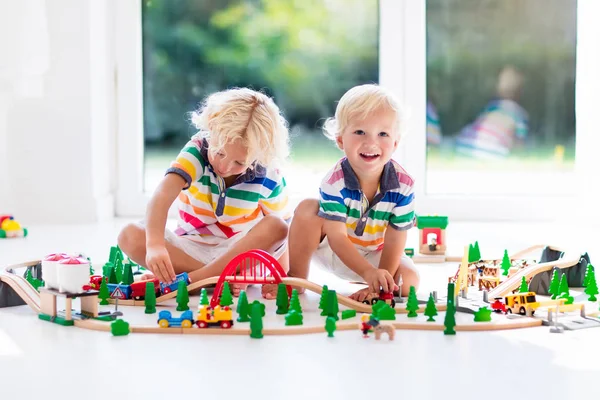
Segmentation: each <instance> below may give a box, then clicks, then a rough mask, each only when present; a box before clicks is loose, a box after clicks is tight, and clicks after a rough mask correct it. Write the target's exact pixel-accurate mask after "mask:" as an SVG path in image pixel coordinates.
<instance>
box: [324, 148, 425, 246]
mask: <svg viewBox="0 0 600 400" xmlns="http://www.w3.org/2000/svg"><path fill="white" fill-rule="evenodd" d="M319 192H320V194H321V198H320V201H319V216H321V217H323V218H326V219H330V220H334V221H342V222H345V223H346V227H347V229H348V238H349V239H350V241H351V242H352V243H354V245H355V246H356V247H357V248H358V249H359V250H363V251H376V250H381V249H383V238H384V235H385V230H386V229H387V227H388V225H390V226H391V227H392V228H394V229H398V230H406V229H410V228H411V227H413V225H414V224H415V212H414V206H415V202H414V191H413V179H412V177H411V176H410V175H408V173H407V172H406V171H405V170H404V169H403V168H402V167H401V166H400V165H399V164H398V163H397V162H395V161H393V160H390V161H389V162H388V163H387V164H386V165H385V166H384V168H383V173H382V174H381V178H380V180H379V190H378V191H377V194H376V195H375V197H374V199H373V202H372V204H370V205H369V204H368V201H367V199H366V196H365V195H364V193H363V192H362V190H361V188H360V184H359V182H358V178H357V176H356V174H355V173H354V171H353V170H352V167H351V166H350V163H349V162H348V159H347V158H343V159H341V160H340V161H338V162H337V164H336V165H335V167H334V168H333V169H331V170H330V171H329V172H328V173H327V175H325V178H324V179H323V181H322V182H321V187H320V188H319Z"/></svg>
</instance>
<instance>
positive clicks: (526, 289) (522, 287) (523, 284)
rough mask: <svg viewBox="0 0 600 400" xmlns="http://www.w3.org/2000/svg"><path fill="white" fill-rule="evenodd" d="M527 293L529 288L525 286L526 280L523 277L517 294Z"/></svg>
mask: <svg viewBox="0 0 600 400" xmlns="http://www.w3.org/2000/svg"><path fill="white" fill-rule="evenodd" d="M527 292H529V286H527V279H526V278H525V277H523V278H521V287H520V288H519V293H527Z"/></svg>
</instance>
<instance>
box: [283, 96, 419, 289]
mask: <svg viewBox="0 0 600 400" xmlns="http://www.w3.org/2000/svg"><path fill="white" fill-rule="evenodd" d="M403 122H404V121H403V117H402V112H401V108H400V104H399V102H398V100H397V99H396V98H395V96H394V95H393V94H391V93H390V92H389V91H388V90H386V89H384V88H382V87H380V86H378V85H362V86H357V87H354V88H352V89H350V90H349V91H348V92H346V94H344V96H343V97H342V98H341V99H340V101H339V103H338V106H337V109H336V113H335V117H334V118H330V119H328V120H327V121H326V123H325V126H324V129H325V131H326V134H327V136H329V137H330V138H331V139H333V140H335V142H336V144H337V145H338V147H339V148H340V149H342V150H343V151H344V153H345V157H344V158H342V159H341V160H340V161H338V162H337V163H336V165H335V166H334V167H333V168H332V169H331V170H330V171H329V172H328V173H327V174H326V175H325V177H324V179H323V180H322V183H321V187H320V190H319V191H320V198H319V199H318V200H316V199H307V200H304V201H302V202H301V203H300V204H299V205H298V207H297V208H296V211H295V213H294V217H293V220H292V223H291V226H290V234H289V246H290V271H289V274H290V275H291V276H295V277H300V278H307V277H308V272H309V266H310V262H311V259H313V258H314V259H315V260H316V261H318V263H319V264H321V265H322V266H323V267H325V269H327V270H328V271H329V272H331V273H333V274H334V275H337V276H338V277H340V278H342V279H346V280H350V281H356V280H359V281H364V282H366V283H367V285H368V287H367V288H365V289H362V290H360V291H358V292H357V293H355V294H353V295H352V296H351V298H353V299H355V300H358V301H363V300H365V299H366V298H368V297H370V296H371V295H372V294H379V291H380V290H384V291H386V292H390V291H394V290H397V289H398V286H399V285H401V284H402V283H403V285H402V295H403V296H406V295H408V290H409V287H410V286H414V287H415V288H418V286H419V275H418V273H417V270H416V268H415V266H414V264H413V262H412V260H411V259H410V258H408V257H407V256H406V255H405V254H404V247H405V244H406V237H407V231H408V230H409V229H410V228H411V227H413V226H414V224H415V212H414V209H415V202H414V189H413V179H412V177H411V176H410V175H409V174H408V173H407V172H406V171H405V170H404V168H402V166H400V164H398V163H397V162H396V161H394V160H392V155H393V153H394V151H395V150H396V148H397V147H398V143H399V141H400V138H401V128H402V123H403ZM390 228H391V229H390Z"/></svg>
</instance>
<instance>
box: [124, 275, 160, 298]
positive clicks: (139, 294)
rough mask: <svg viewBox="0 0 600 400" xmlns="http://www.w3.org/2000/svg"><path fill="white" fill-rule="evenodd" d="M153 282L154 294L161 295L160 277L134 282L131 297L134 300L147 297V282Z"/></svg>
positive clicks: (131, 286)
mask: <svg viewBox="0 0 600 400" xmlns="http://www.w3.org/2000/svg"><path fill="white" fill-rule="evenodd" d="M148 282H152V283H153V284H154V294H155V295H156V296H160V284H159V282H158V279H156V278H153V279H147V280H144V281H137V282H133V283H132V284H131V285H129V286H130V288H131V298H132V299H134V300H144V298H145V297H146V283H148Z"/></svg>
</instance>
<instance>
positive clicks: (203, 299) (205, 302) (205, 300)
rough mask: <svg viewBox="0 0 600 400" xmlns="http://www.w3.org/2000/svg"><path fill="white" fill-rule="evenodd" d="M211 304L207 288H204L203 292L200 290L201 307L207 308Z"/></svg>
mask: <svg viewBox="0 0 600 400" xmlns="http://www.w3.org/2000/svg"><path fill="white" fill-rule="evenodd" d="M209 304H210V301H209V300H208V293H207V292H206V288H202V290H200V305H201V306H207V305H209Z"/></svg>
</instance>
